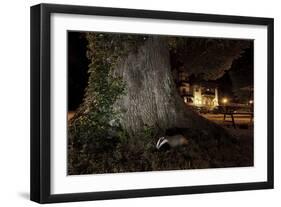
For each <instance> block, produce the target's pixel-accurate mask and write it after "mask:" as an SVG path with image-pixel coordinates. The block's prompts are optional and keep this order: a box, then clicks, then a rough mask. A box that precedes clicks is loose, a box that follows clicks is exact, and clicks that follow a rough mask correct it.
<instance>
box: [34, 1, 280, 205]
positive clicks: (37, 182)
mask: <svg viewBox="0 0 281 207" xmlns="http://www.w3.org/2000/svg"><path fill="white" fill-rule="evenodd" d="M52 13H67V14H83V15H99V16H113V17H133V18H149V19H165V20H180V21H194V22H209V23H233V24H248V25H264V26H267V35H268V36H267V38H268V39H267V41H268V48H267V58H268V65H267V75H268V80H267V81H268V84H267V92H268V96H267V104H268V106H267V107H268V108H267V112H268V120H267V127H268V131H267V181H265V182H249V183H236V184H218V185H203V186H188V187H169V188H153V189H138V190H121V191H106V192H86V193H74V194H51V193H50V187H51V186H50V185H51V184H50V180H51V179H50V178H51V177H50V169H51V161H50V148H51V143H50V129H51V128H50V125H51V124H50V121H51V117H50V116H51V114H50V107H51V106H50V99H51V91H50V79H51V74H50V52H51V50H50V47H51V46H50V31H51V27H50V15H51V14H52ZM273 22H274V21H273V19H272V18H259V17H245V16H226V15H213V14H195V13H181V12H167V11H152V10H135V9H120V8H103V7H89V6H71V5H55V4H39V5H35V6H32V7H31V37H30V38H31V39H30V42H31V175H30V178H31V179H30V180H31V183H30V192H31V193H30V198H31V200H32V201H36V202H38V203H53V202H70V201H88V200H102V199H118V198H133V197H146V196H166V195H179V194H194V193H210V192H225V191H242V190H255V189H271V188H273V177H274V170H273V165H274V162H273V154H274V152H273V149H274V148H273V120H274V119H273V85H274V84H273V38H274V37H273V35H274V32H273V27H274V23H273Z"/></svg>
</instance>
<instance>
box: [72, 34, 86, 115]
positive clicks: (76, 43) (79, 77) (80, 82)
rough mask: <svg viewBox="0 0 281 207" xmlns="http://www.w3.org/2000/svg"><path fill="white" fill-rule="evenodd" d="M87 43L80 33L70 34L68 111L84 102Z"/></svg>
mask: <svg viewBox="0 0 281 207" xmlns="http://www.w3.org/2000/svg"><path fill="white" fill-rule="evenodd" d="M86 51H87V41H86V39H85V38H84V36H83V34H82V33H80V32H68V60H67V61H68V110H69V111H73V110H75V109H76V108H77V107H78V106H79V104H80V103H81V102H82V100H83V97H84V91H85V88H86V86H87V82H88V77H89V75H88V72H87V71H88V65H89V63H90V62H89V60H88V59H87V57H86Z"/></svg>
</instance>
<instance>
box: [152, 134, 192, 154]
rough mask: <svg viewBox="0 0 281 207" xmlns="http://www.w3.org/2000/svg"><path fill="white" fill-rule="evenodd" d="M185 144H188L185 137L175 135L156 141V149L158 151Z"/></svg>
mask: <svg viewBox="0 0 281 207" xmlns="http://www.w3.org/2000/svg"><path fill="white" fill-rule="evenodd" d="M187 144H188V139H187V138H186V137H185V136H183V135H181V134H176V135H173V136H164V137H160V138H159V139H158V141H157V144H156V148H157V149H158V150H159V149H162V148H174V147H178V146H183V145H187Z"/></svg>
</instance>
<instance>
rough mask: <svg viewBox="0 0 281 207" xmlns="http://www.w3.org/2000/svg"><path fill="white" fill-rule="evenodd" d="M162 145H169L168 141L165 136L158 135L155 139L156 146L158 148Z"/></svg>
mask: <svg viewBox="0 0 281 207" xmlns="http://www.w3.org/2000/svg"><path fill="white" fill-rule="evenodd" d="M164 146H166V147H170V146H169V142H168V140H167V139H166V138H165V137H160V138H159V139H158V141H157V144H156V148H157V149H158V150H159V149H160V148H163V147H164Z"/></svg>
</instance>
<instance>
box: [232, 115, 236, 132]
mask: <svg viewBox="0 0 281 207" xmlns="http://www.w3.org/2000/svg"><path fill="white" fill-rule="evenodd" d="M231 120H232V125H233V127H234V129H236V125H235V122H234V117H233V114H231Z"/></svg>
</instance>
